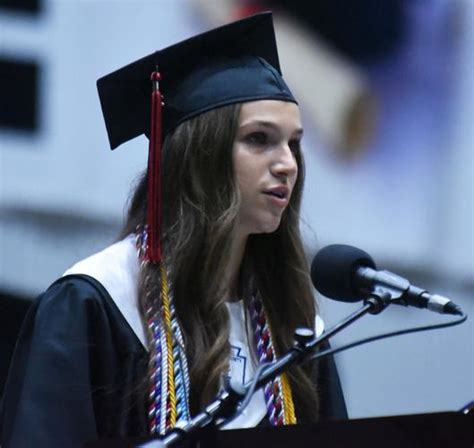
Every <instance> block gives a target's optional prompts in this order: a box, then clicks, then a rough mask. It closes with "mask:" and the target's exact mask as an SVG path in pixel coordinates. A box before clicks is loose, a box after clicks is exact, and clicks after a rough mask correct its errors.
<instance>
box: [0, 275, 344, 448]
mask: <svg viewBox="0 0 474 448" xmlns="http://www.w3.org/2000/svg"><path fill="white" fill-rule="evenodd" d="M147 362H148V355H147V352H146V350H145V348H144V347H143V345H142V344H141V342H140V340H139V339H138V337H137V336H136V335H135V333H134V331H133V330H132V328H131V327H130V326H129V324H128V322H127V321H126V319H125V318H124V316H123V315H122V314H121V312H120V311H119V309H118V308H117V306H116V305H115V302H114V301H113V299H112V298H111V297H110V295H109V294H108V292H107V291H106V289H105V288H104V287H103V286H102V285H101V284H100V283H99V282H98V281H97V280H95V279H94V278H92V277H89V276H87V275H69V276H65V277H63V278H61V279H59V280H58V281H56V282H55V283H53V285H52V286H51V287H50V288H49V289H48V290H47V291H46V292H45V293H44V294H42V295H41V296H40V297H39V298H38V300H37V301H36V302H35V303H34V305H32V307H31V309H30V310H29V312H28V315H27V317H26V318H25V322H24V324H23V327H22V331H21V333H20V337H19V341H18V343H17V347H16V350H15V354H14V358H13V361H12V367H11V369H10V374H9V377H8V380H7V384H6V387H5V394H4V397H3V403H2V410H1V412H0V431H1V437H0V445H1V446H2V448H17V447H21V448H22V447H50V448H55V447H68V448H76V447H81V446H82V445H83V444H84V443H85V442H87V441H92V440H96V439H99V438H111V437H114V438H116V437H137V436H144V435H147V433H148V430H147V417H146V414H147V411H146V410H147V392H146V389H147V383H146V382H147ZM319 377H320V384H319V390H320V391H321V392H320V393H321V405H320V414H321V418H322V419H328V418H329V419H331V418H347V412H346V408H345V404H344V399H343V396H342V391H341V387H340V383H339V378H338V376H337V371H336V369H335V366H334V363H333V361H332V359H328V360H326V361H324V362H320V363H319Z"/></svg>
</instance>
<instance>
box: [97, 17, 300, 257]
mask: <svg viewBox="0 0 474 448" xmlns="http://www.w3.org/2000/svg"><path fill="white" fill-rule="evenodd" d="M150 76H151V79H152V80H150ZM158 80H159V84H158V83H157V82H156V81H158ZM97 87H98V90H99V97H100V102H101V105H102V111H103V114H104V119H105V124H106V127H107V133H108V135H109V141H110V146H111V148H112V149H115V148H116V147H117V146H119V145H121V144H122V143H124V142H126V141H128V140H131V139H133V138H135V137H137V136H139V135H141V134H146V135H148V136H149V137H150V154H149V161H148V184H149V185H148V187H149V188H148V196H147V204H148V213H147V216H148V217H147V223H148V231H149V236H150V240H149V247H151V249H150V253H151V255H150V253H149V256H148V259H149V260H151V261H161V247H160V241H159V227H160V221H161V180H160V170H161V165H160V163H161V139H162V137H164V136H166V134H168V133H169V132H170V131H172V130H173V129H175V128H176V126H178V125H179V124H180V123H182V122H183V121H185V120H188V119H190V118H192V117H194V116H196V115H199V114H201V113H203V112H207V111H209V110H212V109H215V108H218V107H221V106H225V105H229V104H235V103H241V102H245V101H255V100H259V99H275V100H282V101H292V102H296V101H295V99H294V97H293V95H292V94H291V92H290V90H289V89H288V87H287V85H286V84H285V82H284V81H283V78H282V76H281V72H280V64H279V61H278V52H277V46H276V41H275V32H274V29H273V21H272V14H271V13H270V12H267V13H261V14H257V15H254V16H251V17H248V18H246V19H243V20H239V21H237V22H234V23H231V24H228V25H224V26H222V27H220V28H216V29H214V30H211V31H208V32H206V33H203V34H199V35H197V36H195V37H192V38H190V39H187V40H185V41H183V42H180V43H177V44H175V45H172V46H170V47H167V48H165V49H163V50H160V51H157V52H155V53H153V54H151V55H149V56H146V57H144V58H142V59H139V60H138V61H135V62H133V63H131V64H129V65H127V66H125V67H123V68H121V69H119V70H117V71H115V72H113V73H111V74H109V75H107V76H104V77H103V78H100V79H99V80H98V81H97ZM155 245H156V246H157V247H158V248H157V249H156V251H155V249H154V247H155Z"/></svg>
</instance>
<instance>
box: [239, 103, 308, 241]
mask: <svg viewBox="0 0 474 448" xmlns="http://www.w3.org/2000/svg"><path fill="white" fill-rule="evenodd" d="M302 134H303V129H302V126H301V119H300V113H299V108H298V106H297V105H296V104H294V103H290V102H285V101H275V100H263V101H253V102H249V103H244V104H243V105H242V108H241V111H240V116H239V125H238V130H237V134H236V138H235V141H234V146H233V163H234V170H235V171H234V172H235V177H236V181H237V185H238V187H239V190H240V196H241V205H240V210H239V217H238V232H239V234H240V235H242V236H247V235H250V234H254V233H271V232H274V231H275V230H276V229H277V228H278V226H279V225H280V221H281V217H282V215H283V212H284V211H285V208H286V207H287V206H288V204H289V201H290V197H291V193H292V192H293V188H294V186H295V183H296V178H297V176H298V165H297V162H296V158H295V152H296V151H299V148H300V140H301V137H302Z"/></svg>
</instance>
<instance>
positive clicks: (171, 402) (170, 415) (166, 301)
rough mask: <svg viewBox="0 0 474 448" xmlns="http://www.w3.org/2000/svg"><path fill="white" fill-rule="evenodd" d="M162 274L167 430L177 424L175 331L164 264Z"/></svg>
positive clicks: (161, 266)
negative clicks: (173, 329) (174, 355)
mask: <svg viewBox="0 0 474 448" xmlns="http://www.w3.org/2000/svg"><path fill="white" fill-rule="evenodd" d="M160 276H161V300H162V304H163V324H164V325H163V326H164V328H165V338H164V339H165V341H166V342H165V343H166V361H167V362H166V364H167V370H168V371H167V382H168V391H167V392H168V395H167V398H168V400H167V401H168V403H167V406H166V424H165V427H166V430H168V429H169V428H174V427H175V425H176V389H175V382H174V365H175V363H174V359H173V358H174V357H173V337H172V335H173V333H172V328H171V309H170V297H169V288H168V276H167V274H166V270H165V268H164V266H163V264H161V265H160Z"/></svg>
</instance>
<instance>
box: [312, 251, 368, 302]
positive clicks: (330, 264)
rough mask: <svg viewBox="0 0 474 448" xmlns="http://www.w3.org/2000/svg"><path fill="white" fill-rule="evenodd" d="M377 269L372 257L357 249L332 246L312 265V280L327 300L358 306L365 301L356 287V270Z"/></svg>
mask: <svg viewBox="0 0 474 448" xmlns="http://www.w3.org/2000/svg"><path fill="white" fill-rule="evenodd" d="M360 267H369V268H372V269H376V267H375V263H374V260H372V257H371V256H370V255H369V254H368V253H367V252H364V251H363V250H361V249H357V247H352V246H346V245H345V244H333V245H331V246H326V247H324V248H322V249H321V250H320V251H319V252H318V253H317V254H316V256H315V257H314V260H313V263H312V264H311V280H312V281H313V285H314V287H315V288H316V289H317V290H318V291H319V292H320V293H321V294H323V295H324V296H326V297H329V298H331V299H335V300H341V301H343V302H358V301H359V300H362V299H364V298H366V297H367V296H364V294H363V293H362V292H361V290H360V288H358V287H357V285H356V283H355V279H354V274H355V272H356V270H357V268H360Z"/></svg>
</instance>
